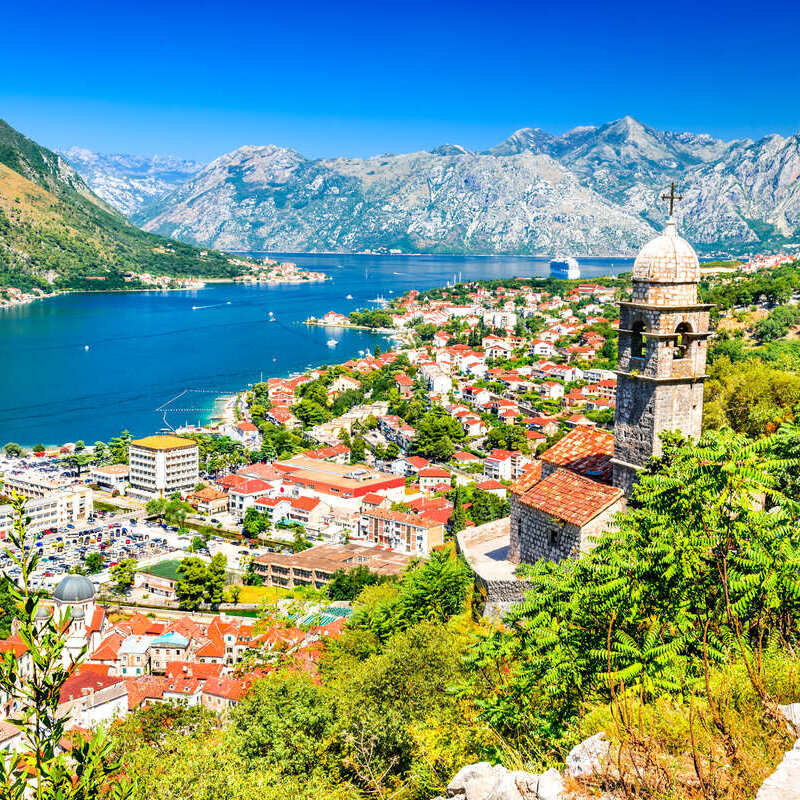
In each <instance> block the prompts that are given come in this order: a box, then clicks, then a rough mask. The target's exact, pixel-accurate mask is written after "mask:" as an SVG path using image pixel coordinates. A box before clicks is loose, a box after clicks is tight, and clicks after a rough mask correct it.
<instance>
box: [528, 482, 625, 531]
mask: <svg viewBox="0 0 800 800" xmlns="http://www.w3.org/2000/svg"><path fill="white" fill-rule="evenodd" d="M620 497H622V489H617V488H616V487H613V486H606V484H604V483H598V482H597V481H593V480H591V479H590V478H584V477H583V476H582V475H578V474H577V473H576V472H571V471H570V470H568V469H559V470H556V471H555V472H554V473H553V474H552V475H548V476H547V477H546V478H545V479H544V480H543V481H539V483H537V484H536V485H535V486H533V487H532V488H530V489H528V491H527V492H525V493H524V494H523V495H521V496H520V498H519V500H520V502H521V503H524V504H525V505H527V506H530V507H531V508H535V509H537V510H538V511H542V512H543V513H545V514H549V515H550V516H552V517H556V518H557V519H560V520H563V521H564V522H570V523H572V524H573V525H577V526H578V527H582V526H583V525H586V523H588V522H590V521H591V520H593V519H594V518H595V517H596V516H597V515H598V514H600V513H601V512H603V511H605V510H606V509H607V508H608V507H609V506H610V505H612V504H613V503H615V502H616V501H617V500H619V499H620Z"/></svg>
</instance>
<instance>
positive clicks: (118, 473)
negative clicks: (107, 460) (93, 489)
mask: <svg viewBox="0 0 800 800" xmlns="http://www.w3.org/2000/svg"><path fill="white" fill-rule="evenodd" d="M129 476H130V467H129V466H128V465H127V464H103V465H102V466H99V467H92V469H91V471H90V472H89V482H90V483H96V484H97V485H98V486H99V487H100V488H101V489H106V490H108V491H109V492H113V491H114V490H116V491H119V492H121V491H123V490H124V489H125V487H126V486H127V484H128V477H129Z"/></svg>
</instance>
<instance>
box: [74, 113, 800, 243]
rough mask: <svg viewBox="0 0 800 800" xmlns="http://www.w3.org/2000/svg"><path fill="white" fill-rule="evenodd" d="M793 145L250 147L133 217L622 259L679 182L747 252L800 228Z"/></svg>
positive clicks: (631, 140)
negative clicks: (313, 152) (363, 152)
mask: <svg viewBox="0 0 800 800" xmlns="http://www.w3.org/2000/svg"><path fill="white" fill-rule="evenodd" d="M795 139H797V137H796V136H795V137H781V136H779V135H777V134H776V135H773V136H768V137H763V138H762V139H759V140H757V141H754V140H751V139H736V140H731V141H724V140H721V139H717V138H715V137H713V136H710V135H708V134H703V133H700V134H697V133H690V132H674V131H661V130H657V129H655V128H652V127H649V126H647V125H645V124H643V123H641V122H640V121H638V120H636V119H634V118H633V117H630V116H625V117H622V118H621V119H618V120H613V121H611V122H607V123H604V124H603V125H598V126H580V127H577V128H574V129H572V130H570V131H567V132H566V133H564V134H562V135H560V136H556V135H553V134H550V133H548V132H547V131H544V130H541V129H538V128H521V129H519V130H517V131H515V132H514V133H512V134H511V136H509V137H508V138H507V139H505V140H504V141H503V142H500V143H499V144H497V145H495V146H494V147H491V148H489V149H487V150H483V151H477V150H471V149H469V148H466V147H464V146H462V145H459V144H452V143H448V144H443V145H439V146H438V147H435V148H433V149H431V150H428V151H425V150H420V151H417V152H416V153H405V154H385V155H379V156H371V157H368V158H346V157H338V158H337V157H334V158H318V159H308V158H305V157H304V156H303V155H301V154H300V153H299V152H297V151H296V150H293V149H291V148H286V147H280V146H278V145H245V146H243V147H240V148H236V149H235V150H233V151H231V152H229V153H225V154H222V155H221V156H219V157H218V158H216V159H214V161H212V162H210V163H209V164H207V165H205V166H203V167H199V168H197V169H195V170H194V171H193V172H192V174H191V175H189V176H188V177H187V178H186V180H185V181H183V182H182V183H180V185H176V186H174V187H173V188H172V189H171V190H169V191H167V192H166V193H164V194H162V195H160V196H158V197H153V198H151V199H150V200H149V201H148V202H147V203H146V204H143V205H141V206H140V207H138V208H137V209H136V210H134V211H133V212H130V213H129V217H130V219H131V220H132V221H134V222H135V223H136V224H139V225H141V226H142V227H143V228H144V229H145V230H148V231H153V232H157V233H159V234H161V235H166V236H173V237H176V238H179V239H181V240H185V241H189V242H192V243H195V244H198V245H205V246H216V247H224V248H226V249H235V250H251V249H252V250H267V251H269V250H274V251H297V252H303V251H312V252H313V251H316V252H320V251H326V252H331V251H333V252H353V251H363V250H375V249H398V250H401V251H403V252H429V253H436V252H440V253H453V254H478V253H480V254H523V255H524V254H529V255H546V254H551V255H554V254H556V253H557V252H570V253H574V254H575V255H607V254H615V255H627V254H631V253H633V252H635V251H636V249H637V248H638V247H640V246H641V244H643V243H644V242H645V241H646V240H647V239H648V238H649V237H651V236H652V235H653V234H654V233H655V232H656V231H657V230H659V229H660V227H661V226H662V225H663V223H664V220H665V210H664V207H663V204H661V202H660V201H659V197H660V195H661V194H662V193H663V191H664V190H665V189H666V188H668V186H669V184H670V183H671V182H672V181H675V182H676V184H677V185H678V187H679V191H682V193H683V194H684V195H685V200H684V202H683V203H682V204H681V205H680V206H679V210H678V213H679V215H680V217H681V218H682V229H683V231H684V233H685V235H686V236H688V237H689V238H690V239H691V240H692V242H693V243H694V244H695V245H696V246H697V247H698V249H699V250H701V251H706V252H708V251H712V250H715V249H719V248H721V247H723V248H725V249H726V250H727V251H730V252H744V251H748V250H758V249H764V248H774V247H779V246H781V245H782V244H784V243H786V242H787V241H788V240H790V239H791V238H792V237H797V236H799V235H800V184H799V183H798V178H799V177H800V155H798V152H797V150H798V148H797V146H796V143H795V142H794V140H795ZM195 166H196V165H195ZM79 169H80V167H79ZM87 181H88V183H89V185H90V186H93V180H92V177H91V176H89V175H87ZM93 188H94V187H93ZM101 194H102V193H101Z"/></svg>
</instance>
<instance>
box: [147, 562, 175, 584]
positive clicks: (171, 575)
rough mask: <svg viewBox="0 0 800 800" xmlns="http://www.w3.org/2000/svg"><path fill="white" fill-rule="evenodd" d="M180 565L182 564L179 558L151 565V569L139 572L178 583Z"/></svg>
mask: <svg viewBox="0 0 800 800" xmlns="http://www.w3.org/2000/svg"><path fill="white" fill-rule="evenodd" d="M180 565H181V562H180V561H179V560H178V559H177V558H173V559H169V560H167V561H159V562H158V564H151V565H150V566H149V567H146V568H145V569H141V570H139V571H140V572H147V573H148V574H150V575H156V576H157V577H159V578H167V579H168V580H171V581H177V580H178V579H179V578H180V576H179V575H178V567H179V566H180Z"/></svg>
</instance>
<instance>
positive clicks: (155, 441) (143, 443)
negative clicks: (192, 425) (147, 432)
mask: <svg viewBox="0 0 800 800" xmlns="http://www.w3.org/2000/svg"><path fill="white" fill-rule="evenodd" d="M131 444H132V445H135V446H136V447H143V448H145V449H146V450H178V449H179V448H182V447H197V442H195V441H194V439H184V438H183V437H182V436H145V437H144V439H134V440H133V441H132V442H131Z"/></svg>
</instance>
